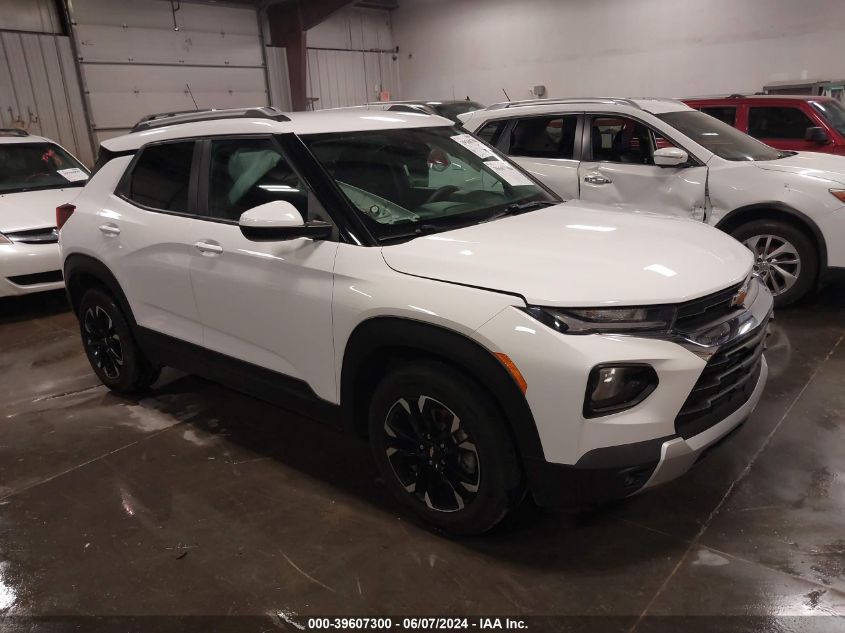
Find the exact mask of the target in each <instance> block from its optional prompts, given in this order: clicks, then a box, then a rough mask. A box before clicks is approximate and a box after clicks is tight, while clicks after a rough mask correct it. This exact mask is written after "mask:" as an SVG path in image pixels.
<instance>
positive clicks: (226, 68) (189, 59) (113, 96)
mask: <svg viewBox="0 0 845 633" xmlns="http://www.w3.org/2000/svg"><path fill="white" fill-rule="evenodd" d="M177 6H178V5H177ZM73 18H74V22H75V27H74V30H75V34H76V38H77V42H78V50H79V55H80V57H81V68H82V75H83V81H84V84H85V89H86V90H87V95H88V103H89V110H90V113H91V118H92V121H91V123H92V126H93V129H94V133H95V136H96V140H97V141H98V142H99V141H102V140H103V139H106V138H110V137H112V136H115V135H118V134H123V133H125V132H126V131H127V130H128V129H129V128H131V127H132V125H134V124H135V122H137V121H138V119H140V118H141V117H143V116H145V115H147V114H150V113H155V112H169V111H176V110H192V109H194V101H196V105H197V107H199V108H210V107H214V108H236V107H247V106H260V105H268V104H269V99H270V96H269V94H268V89H267V77H266V69H265V66H264V55H263V50H262V39H261V35H260V31H259V25H258V16H257V15H256V11H255V9H253V8H249V7H244V8H241V7H232V6H215V5H206V4H191V3H187V2H183V3H181V7H180V9H179V10H178V11H176V26H178V28H179V30H178V31H177V30H175V29H174V24H173V12H172V11H171V3H170V2H169V1H163V0H74V3H73ZM188 86H190V91H189V90H188ZM192 94H193V98H192Z"/></svg>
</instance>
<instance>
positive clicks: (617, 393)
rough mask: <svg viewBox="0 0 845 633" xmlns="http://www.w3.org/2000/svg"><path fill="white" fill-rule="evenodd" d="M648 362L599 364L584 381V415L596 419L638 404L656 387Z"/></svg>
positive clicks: (655, 379)
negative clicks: (585, 387)
mask: <svg viewBox="0 0 845 633" xmlns="http://www.w3.org/2000/svg"><path fill="white" fill-rule="evenodd" d="M657 383H658V380H657V372H656V371H654V367H652V366H651V365H643V364H639V365H598V366H596V367H593V370H592V371H591V372H590V378H589V379H588V380H587V394H586V397H585V398H584V417H585V418H597V417H599V416H602V415H609V414H611V413H618V412H619V411H624V410H625V409H630V408H631V407H635V406H637V405H638V404H639V403H640V402H642V401H643V400H645V399H646V398H647V397H648V396H649V394H650V393H651V392H652V391H654V389H655V388H656V387H657Z"/></svg>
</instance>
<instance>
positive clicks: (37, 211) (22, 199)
mask: <svg viewBox="0 0 845 633" xmlns="http://www.w3.org/2000/svg"><path fill="white" fill-rule="evenodd" d="M80 191H82V188H81V187H67V188H66V189H42V190H40V191H22V192H20V193H7V194H3V195H0V233H7V232H8V233H11V232H13V231H26V230H27V229H42V228H46V227H54V226H56V207H58V206H60V205H62V204H65V203H66V202H70V201H71V200H73V199H74V198H76V196H78V195H79V192H80Z"/></svg>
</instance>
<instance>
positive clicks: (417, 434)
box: [369, 362, 525, 535]
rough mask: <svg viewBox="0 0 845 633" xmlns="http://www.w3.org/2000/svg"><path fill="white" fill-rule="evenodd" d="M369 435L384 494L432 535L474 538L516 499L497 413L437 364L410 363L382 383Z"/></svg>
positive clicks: (476, 390) (518, 483)
mask: <svg viewBox="0 0 845 633" xmlns="http://www.w3.org/2000/svg"><path fill="white" fill-rule="evenodd" d="M369 436H370V445H371V447H372V450H373V456H374V458H375V461H376V464H377V466H378V469H379V472H380V473H381V476H382V478H383V479H384V481H385V483H386V485H387V487H388V488H389V489H390V491H391V493H392V494H393V495H394V497H396V499H397V500H398V501H399V502H400V503H402V504H403V505H404V506H405V507H407V508H408V509H409V510H411V511H412V512H413V513H415V514H416V515H417V516H419V517H420V518H422V519H423V520H424V521H425V522H426V523H428V524H430V525H432V526H434V527H436V528H438V529H441V530H444V531H447V532H451V533H454V534H461V535H471V534H481V533H483V532H486V531H488V530H490V529H491V528H493V527H494V526H495V525H496V524H497V523H499V522H500V521H501V520H502V519H503V518H504V517H505V516H506V515H507V514H508V512H510V511H511V510H512V509H513V508H514V507H516V506H517V505H518V504H519V502H520V501H521V500H522V498H523V496H524V490H525V488H524V485H523V477H522V472H521V469H520V467H519V461H518V458H517V455H516V451H515V450H514V446H513V443H512V442H511V439H510V436H509V433H508V431H507V427H506V424H505V420H504V418H503V416H502V414H501V413H500V412H499V410H498V408H497V407H496V406H495V404H494V403H493V402H492V400H491V398H490V397H489V396H488V395H487V394H486V393H485V392H484V391H483V389H481V387H480V386H478V385H477V384H475V383H474V382H473V381H472V380H470V379H469V378H467V377H466V376H464V375H463V374H461V373H459V372H457V371H455V370H453V369H452V368H451V367H449V366H448V365H445V364H443V363H437V362H418V363H413V364H410V365H408V366H405V367H402V368H400V369H398V370H396V371H394V372H392V373H390V374H389V375H388V376H387V377H385V378H384V379H383V380H382V382H381V384H379V386H378V387H377V388H376V391H375V394H374V396H373V399H372V402H371V406H370V414H369Z"/></svg>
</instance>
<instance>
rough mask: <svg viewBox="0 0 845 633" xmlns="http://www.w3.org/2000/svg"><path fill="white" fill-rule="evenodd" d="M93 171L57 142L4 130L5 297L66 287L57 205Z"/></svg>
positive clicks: (1, 285)
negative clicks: (63, 277) (60, 251)
mask: <svg viewBox="0 0 845 633" xmlns="http://www.w3.org/2000/svg"><path fill="white" fill-rule="evenodd" d="M86 180H88V170H87V169H86V168H85V166H83V165H82V163H80V162H79V161H78V160H77V159H76V158H74V157H73V156H72V155H71V154H70V152H68V151H67V150H66V149H64V148H63V147H60V146H59V145H56V143H54V142H53V141H51V140H49V139H46V138H42V137H40V136H31V135H29V134H28V133H26V132H25V131H23V130H17V129H2V130H0V297H6V296H14V295H23V294H29V293H32V292H41V291H44V290H55V289H56V288H61V287H62V286H63V285H64V284H63V282H62V264H61V260H60V258H59V247H58V241H59V234H58V232H57V231H56V207H58V206H59V205H61V204H63V203H65V202H67V201H68V200H70V199H71V198H74V197H75V196H76V194H77V193H78V192H79V191H78V188H79V187H81V186H83V185H84V184H85V181H86Z"/></svg>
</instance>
